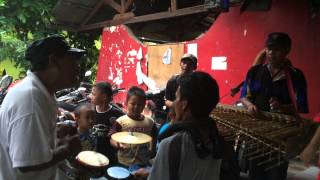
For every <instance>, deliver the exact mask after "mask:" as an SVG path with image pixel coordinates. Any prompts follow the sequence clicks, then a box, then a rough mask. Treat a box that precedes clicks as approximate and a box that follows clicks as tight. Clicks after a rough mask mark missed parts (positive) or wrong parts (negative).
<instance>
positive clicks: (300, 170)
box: [241, 159, 319, 180]
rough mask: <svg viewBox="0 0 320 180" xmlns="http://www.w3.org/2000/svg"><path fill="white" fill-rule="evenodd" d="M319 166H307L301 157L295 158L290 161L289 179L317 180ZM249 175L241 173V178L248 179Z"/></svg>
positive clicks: (242, 179)
mask: <svg viewBox="0 0 320 180" xmlns="http://www.w3.org/2000/svg"><path fill="white" fill-rule="evenodd" d="M318 171H319V169H318V167H316V166H310V167H306V166H304V164H303V163H302V162H301V161H300V160H299V159H293V160H291V161H290V163H289V168H288V178H287V180H315V179H316V177H317V175H318ZM248 179H249V178H248V175H247V174H245V173H241V180H248Z"/></svg>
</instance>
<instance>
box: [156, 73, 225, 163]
mask: <svg viewBox="0 0 320 180" xmlns="http://www.w3.org/2000/svg"><path fill="white" fill-rule="evenodd" d="M180 98H181V99H182V100H187V101H188V107H189V108H190V110H191V114H192V118H191V119H190V120H191V121H180V122H176V123H174V124H173V125H171V126H170V127H169V128H168V129H167V130H166V131H165V132H164V133H162V135H160V136H159V140H162V139H164V138H166V137H169V136H171V135H172V134H174V133H176V132H179V131H180V132H187V133H188V134H190V136H191V140H192V142H193V144H194V148H195V152H196V153H197V156H198V157H199V158H200V159H203V158H206V157H208V156H209V155H211V156H212V157H213V158H215V159H220V158H222V155H223V152H224V141H223V139H222V137H221V136H220V135H219V132H218V129H217V126H216V123H215V121H214V120H213V119H212V118H211V117H210V116H209V114H210V112H211V111H212V110H213V109H214V108H215V107H216V105H217V103H218V102H219V87H218V84H217V82H216V80H214V79H213V78H212V77H211V76H210V75H209V74H208V73H205V72H200V71H195V72H192V73H191V74H189V75H186V76H184V77H183V78H181V82H180ZM203 132H206V133H207V135H208V137H209V139H210V141H211V143H208V142H207V141H205V140H204V139H203Z"/></svg>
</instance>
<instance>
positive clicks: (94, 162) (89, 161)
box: [76, 151, 109, 168]
mask: <svg viewBox="0 0 320 180" xmlns="http://www.w3.org/2000/svg"><path fill="white" fill-rule="evenodd" d="M76 159H77V160H78V161H79V162H80V163H81V164H83V165H85V166H89V167H97V168H100V167H105V166H107V165H108V164H109V159H108V158H107V157H106V156H104V155H103V154H101V153H98V152H95V151H82V152H80V153H79V154H78V155H77V157H76Z"/></svg>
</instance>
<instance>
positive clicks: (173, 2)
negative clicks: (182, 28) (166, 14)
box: [171, 0, 177, 11]
mask: <svg viewBox="0 0 320 180" xmlns="http://www.w3.org/2000/svg"><path fill="white" fill-rule="evenodd" d="M175 10H177V0H171V11H175Z"/></svg>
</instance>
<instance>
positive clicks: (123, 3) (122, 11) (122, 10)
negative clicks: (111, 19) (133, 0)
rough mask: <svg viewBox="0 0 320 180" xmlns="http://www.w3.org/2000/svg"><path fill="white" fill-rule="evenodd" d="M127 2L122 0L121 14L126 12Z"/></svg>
mask: <svg viewBox="0 0 320 180" xmlns="http://www.w3.org/2000/svg"><path fill="white" fill-rule="evenodd" d="M125 3H126V1H125V0H121V14H123V13H125V9H124V8H125V7H124V6H125Z"/></svg>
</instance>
